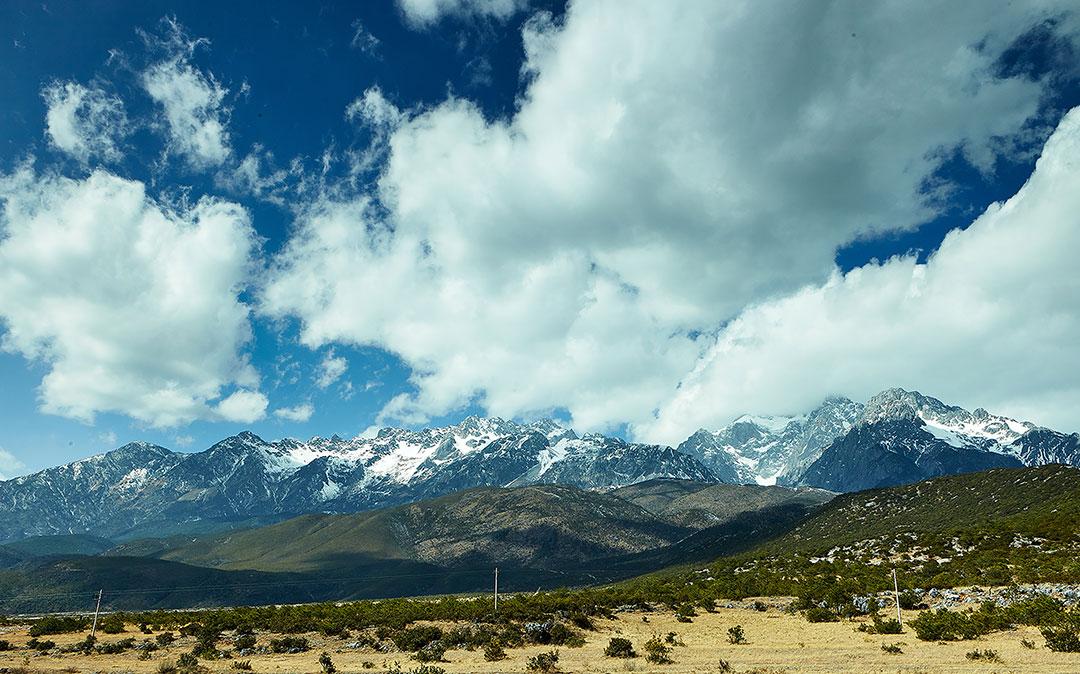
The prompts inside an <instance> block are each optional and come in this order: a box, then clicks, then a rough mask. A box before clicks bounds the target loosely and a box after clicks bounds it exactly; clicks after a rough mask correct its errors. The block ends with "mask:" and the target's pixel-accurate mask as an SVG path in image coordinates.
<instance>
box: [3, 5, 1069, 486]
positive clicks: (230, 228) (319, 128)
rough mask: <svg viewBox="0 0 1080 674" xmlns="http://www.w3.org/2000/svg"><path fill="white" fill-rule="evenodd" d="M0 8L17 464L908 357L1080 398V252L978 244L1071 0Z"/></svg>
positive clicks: (1047, 91) (1025, 164)
mask: <svg viewBox="0 0 1080 674" xmlns="http://www.w3.org/2000/svg"><path fill="white" fill-rule="evenodd" d="M890 13H893V14H895V16H893V15H890ZM928 23H930V24H933V28H932V29H925V26H926V25H927V24H928ZM0 26H2V28H0V91H3V92H4V101H5V103H4V105H3V106H2V108H0V176H2V185H0V198H3V199H4V201H3V204H4V211H3V219H2V220H0V265H4V266H6V267H7V270H6V271H5V270H4V269H3V268H2V267H0V331H2V332H0V334H3V339H4V341H3V351H2V352H0V383H2V386H0V452H2V453H0V474H3V475H7V476H10V475H14V474H19V473H23V472H27V471H30V470H34V469H37V468H41V467H44V466H47V465H51V464H55V463H58V462H61V461H66V460H69V459H73V458H77V457H80V456H85V455H88V454H91V453H96V452H99V451H103V450H106V449H110V448H112V447H115V446H117V445H119V444H121V443H123V442H125V441H129V440H135V439H146V440H150V441H153V442H157V443H160V444H162V445H165V446H168V447H172V448H176V449H191V450H195V449H202V448H205V447H206V446H208V445H209V444H211V443H212V442H214V441H216V440H218V439H220V438H222V437H224V436H226V435H229V434H232V433H235V432H238V431H239V430H243V429H252V430H254V431H255V432H257V433H259V434H261V435H264V436H266V437H280V436H285V435H290V436H298V437H308V436H311V435H316V434H318V435H330V434H333V433H337V434H341V435H355V434H358V433H361V432H363V431H365V430H366V429H369V428H370V427H371V426H373V425H384V424H400V425H409V426H419V425H426V424H432V423H443V422H453V421H456V420H457V419H459V418H461V417H463V416H465V415H467V414H471V413H493V414H500V415H503V416H511V417H520V418H531V417H535V416H542V415H555V416H558V417H560V418H563V419H565V420H568V421H572V422H573V423H574V424H575V425H576V426H579V427H581V428H584V429H597V430H606V431H610V432H617V433H620V434H622V435H626V436H630V437H634V438H640V439H648V440H656V441H662V442H677V441H678V438H679V437H680V435H681V436H682V437H685V436H686V435H688V434H689V432H692V431H693V430H694V429H695V428H696V427H698V426H712V427H715V426H719V425H721V424H723V423H725V422H726V421H728V420H730V419H731V418H733V417H734V416H737V415H738V414H741V413H745V412H755V413H792V414H794V413H800V412H803V411H805V410H807V409H809V408H810V407H811V406H813V404H814V403H815V402H816V401H819V400H820V399H822V398H823V397H825V396H826V395H831V394H845V395H849V396H852V397H856V398H860V397H866V396H867V395H869V394H871V393H873V392H874V391H876V390H879V389H882V388H886V387H890V386H894V385H902V386H907V387H911V388H918V389H920V390H922V391H924V392H925V393H928V394H931V395H937V396H938V397H941V398H943V399H946V400H948V401H950V402H957V403H960V404H964V405H967V406H970V407H975V406H980V405H981V406H985V407H987V408H989V409H991V410H993V411H998V412H1003V413H1009V414H1015V415H1017V416H1024V417H1025V418H1032V419H1033V420H1035V421H1037V422H1040V423H1046V424H1048V425H1055V426H1058V427H1061V428H1062V430H1069V431H1072V430H1078V429H1080V417H1078V416H1077V415H1076V413H1075V411H1074V410H1075V409H1076V408H1077V405H1076V403H1077V402H1080V390H1078V388H1077V384H1076V383H1075V382H1076V381H1078V378H1077V376H1076V375H1077V374H1080V370H1077V369H1076V368H1077V367H1080V365H1078V364H1077V362H1076V359H1075V357H1070V356H1069V351H1070V348H1071V347H1070V346H1069V345H1070V344H1073V343H1075V342H1074V341H1073V338H1074V337H1080V335H1078V334H1075V333H1074V332H1073V331H1074V330H1075V328H1076V325H1077V317H1076V307H1077V305H1078V304H1080V302H1078V301H1077V300H1078V296H1077V295H1076V294H1074V293H1075V289H1076V272H1075V270H1074V269H1071V268H1064V269H1057V268H1055V267H1053V264H1054V259H1052V257H1053V256H1050V257H1049V258H1048V257H1047V256H1045V255H1041V254H1040V253H1039V250H1041V249H1032V250H1031V251H1028V252H1026V253H1025V252H1023V251H1021V250H1019V249H1017V250H1013V251H1010V250H999V251H997V253H998V254H997V256H994V257H991V258H990V259H981V260H979V261H978V262H977V263H972V262H971V258H970V256H968V255H967V253H966V252H965V251H968V250H976V249H978V250H984V249H985V246H983V245H982V244H981V241H982V240H983V239H985V238H986V237H989V236H990V234H983V230H986V231H991V230H994V231H1000V230H1001V229H1002V228H1003V227H1005V226H1004V225H1001V226H994V225H992V223H984V224H983V225H982V226H980V224H979V223H980V222H984V221H985V220H986V218H984V220H978V219H979V217H980V215H981V214H982V213H983V212H984V211H985V210H986V209H987V207H988V206H989V205H990V204H992V203H993V202H997V201H1004V200H1008V199H1010V198H1011V197H1013V195H1015V194H1017V192H1018V190H1020V188H1021V186H1022V185H1024V183H1025V182H1026V181H1028V180H1029V178H1032V177H1033V172H1035V171H1036V161H1037V160H1038V159H1039V157H1040V156H1041V155H1042V154H1044V151H1043V148H1044V143H1046V142H1047V139H1048V138H1050V137H1051V134H1052V133H1053V132H1054V130H1055V129H1056V128H1058V127H1059V125H1061V128H1059V129H1058V133H1059V134H1065V133H1066V132H1067V131H1068V129H1066V128H1065V125H1064V123H1063V121H1062V120H1063V119H1066V113H1067V112H1068V111H1069V110H1070V109H1071V108H1073V107H1074V106H1076V105H1078V104H1080V86H1078V73H1080V68H1078V60H1077V53H1078V52H1077V42H1078V40H1080V30H1078V26H1080V22H1078V19H1077V18H1076V16H1075V15H1074V13H1071V12H1070V7H1069V3H1062V4H1061V6H1060V7H1056V6H1054V4H1053V3H1049V4H1047V5H1042V4H1040V5H1039V6H1037V7H1036V6H1035V5H1034V4H1032V5H1030V6H1028V5H1025V3H1013V4H1002V6H1001V8H1000V11H997V12H991V11H986V10H985V8H983V9H970V8H962V7H954V8H937V9H934V8H930V7H907V8H894V9H889V10H888V11H883V12H871V11H869V10H868V9H866V8H865V7H862V6H860V5H858V4H844V3H819V4H816V5H811V4H809V3H808V4H807V5H805V6H803V7H801V8H799V9H798V10H797V11H796V10H789V11H784V12H780V11H776V8H769V7H764V6H758V7H753V6H751V7H743V8H741V9H739V8H738V7H737V6H736V5H735V4H731V5H728V4H727V3H715V2H710V3H700V4H699V3H693V2H691V3H685V4H682V5H680V6H667V5H666V4H665V3H618V2H610V3H609V2H597V3H571V4H570V6H569V7H566V6H564V3H561V2H533V1H529V0H491V1H489V2H488V1H481V0H472V1H468V2H466V1H464V0H442V1H438V2H436V1H433V0H401V2H399V3H393V2H381V3H380V2H369V3H321V4H317V3H285V2H282V3H275V2H270V3H267V2H259V3H230V4H229V5H228V6H227V7H226V6H217V5H213V4H208V3H166V2H145V3H109V2H90V3H86V2H79V3H76V2H68V3H62V2H47V3H40V2H38V3H32V2H13V3H6V4H4V5H3V6H2V7H0ZM778 40H779V41H781V45H780V46H775V45H774V43H776V42H777V41H778ZM1051 163H1052V162H1051V160H1050V159H1047V160H1046V162H1044V164H1046V165H1050V164H1051ZM1060 191H1061V190H1060V188H1059V189H1058V190H1056V191H1052V193H1054V194H1057V193H1058V192H1060ZM1066 206H1067V204H1065V203H1062V204H1061V208H1062V209H1063V212H1067V209H1066ZM1015 210H1023V209H1020V208H1017V209H1015ZM995 217H996V216H995ZM1011 217H1013V219H1017V218H1019V216H1011ZM1040 217H1041V216H1040ZM1065 217H1066V219H1067V218H1068V216H1065ZM973 222H975V223H976V224H975V225H972V223H973ZM1078 224H1080V223H1077V222H1075V221H1072V222H1066V223H1064V224H1062V225H1061V228H1050V226H1049V225H1045V224H1043V223H1042V221H1040V222H1039V223H1033V222H1027V221H1025V222H1013V223H1010V224H1009V225H1008V226H1009V227H1013V228H1017V229H1018V230H1026V231H1030V238H1031V240H1032V241H1036V242H1038V241H1042V242H1044V243H1046V245H1047V246H1049V248H1048V250H1061V249H1066V250H1067V249H1068V247H1069V245H1070V244H1071V243H1075V239H1069V238H1068V237H1067V236H1063V235H1062V232H1063V231H1064V232H1072V231H1074V230H1076V229H1077V225H1078ZM969 225H971V226H972V227H971V228H972V232H970V233H969V232H964V231H963V230H965V229H966V228H968V226H969ZM995 227H996V229H995ZM1040 228H1043V229H1040ZM1043 230H1045V231H1043ZM950 232H953V234H952V235H951V238H950V240H951V241H952V242H953V244H954V245H952V246H951V247H948V246H947V247H948V248H950V250H949V251H947V252H943V253H942V254H941V255H935V251H937V250H938V248H939V246H941V244H942V241H943V240H945V238H946V236H947V235H949V233H950ZM1040 236H1042V237H1043V238H1040ZM987 245H989V244H987ZM955 251H959V252H955ZM954 258H955V259H954ZM965 265H967V266H965ZM995 268H1000V272H999V273H997V274H996V275H992V276H991V275H989V272H988V271H987V270H991V269H995ZM956 269H966V270H968V271H970V274H967V273H966V272H965V273H961V274H960V275H959V276H957V274H958V273H959V272H956V271H955V270H956ZM984 275H985V276H984ZM898 278H899V279H901V280H897V279H898ZM1040 278H1052V279H1055V280H1054V282H1053V283H1046V282H1043V283H1042V284H1041V285H1040V282H1039V279H1040ZM926 279H929V280H926ZM897 284H899V285H897ZM997 284H1001V288H1005V289H1006V290H1005V291H1002V290H1001V288H998V287H997ZM1028 284H1034V285H1036V286H1039V287H1041V288H1042V291H1043V292H1044V295H1045V296H1036V297H1031V296H1030V295H1025V294H1024V293H1021V292H1020V289H1021V288H1023V287H1025V286H1026V285H1028ZM901 285H902V287H904V288H907V291H906V292H900V293H898V292H897V290H896V289H897V288H898V287H901ZM894 286H895V287H894ZM980 293H981V294H980ZM1036 294H1037V293H1036ZM1013 295H1015V296H1013ZM898 297H899V298H900V299H897V298H898ZM912 297H918V298H922V299H918V300H911V299H910V298H912ZM904 298H907V299H904ZM1040 307H1041V309H1040ZM1045 307H1056V308H1058V309H1060V311H1061V312H1062V313H1060V315H1059V314H1058V309H1055V310H1054V311H1053V312H1050V313H1047V310H1046V308H1045ZM1037 311H1041V312H1042V313H1033V312H1037ZM965 312H970V314H971V315H970V318H969V319H962V318H959V317H963V316H964V315H965ZM1042 319H1046V320H1045V323H1046V326H1045V329H1044V330H1025V331H1022V332H1021V331H1019V329H1018V328H1017V327H1016V326H1018V325H1031V324H1033V323H1038V322H1040V321H1041V320H1042ZM923 320H925V321H927V322H926V323H925V324H921V323H920V321H923ZM852 326H857V327H856V328H854V329H853V328H852ZM803 331H805V335H801V337H805V338H804V339H799V338H792V335H795V336H796V337H799V336H800V335H799V333H800V332H803Z"/></svg>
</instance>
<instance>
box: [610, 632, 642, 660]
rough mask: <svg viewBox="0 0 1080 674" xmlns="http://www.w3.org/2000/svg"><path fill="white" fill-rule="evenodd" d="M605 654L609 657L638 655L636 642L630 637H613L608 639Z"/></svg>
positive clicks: (633, 656)
mask: <svg viewBox="0 0 1080 674" xmlns="http://www.w3.org/2000/svg"><path fill="white" fill-rule="evenodd" d="M604 655H606V656H608V657H609V658H636V657H637V653H636V652H634V644H633V643H631V641H630V640H629V639H623V638H622V637H612V638H611V640H610V641H608V645H607V648H605V649H604Z"/></svg>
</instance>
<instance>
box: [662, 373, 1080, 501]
mask: <svg viewBox="0 0 1080 674" xmlns="http://www.w3.org/2000/svg"><path fill="white" fill-rule="evenodd" d="M678 450H679V451H680V452H683V453H685V454H688V455H690V456H693V457H694V458H696V459H698V460H699V461H701V462H702V463H704V464H705V465H706V466H708V467H709V468H710V469H711V470H712V471H713V472H714V473H716V474H717V476H718V477H720V478H721V479H722V480H723V481H727V482H741V483H749V482H757V483H759V484H774V483H775V484H788V485H791V484H798V485H805V486H813V487H820V488H822V489H828V490H832V491H857V490H860V489H868V488H872V487H880V486H887V485H894V484H904V483H907V482H914V481H917V480H922V479H925V478H929V477H934V476H937V475H948V474H954V473H966V472H973V471H980V470H985V469H988V468H995V467H1016V466H1039V465H1045V464H1050V463H1064V464H1071V465H1080V435H1078V434H1076V433H1073V434H1066V433H1061V432H1058V431H1054V430H1051V429H1047V428H1041V427H1039V426H1036V425H1035V424H1033V423H1031V422H1028V421H1017V420H1015V419H1010V418H1008V417H1004V416H1000V415H995V414H991V413H989V412H987V411H986V410H984V409H981V408H980V409H976V410H975V411H974V412H969V411H967V410H965V409H963V408H960V407H955V406H951V405H947V404H945V403H943V402H941V401H940V400H937V399H936V398H931V397H929V396H925V395H923V394H921V393H918V392H916V391H905V390H903V389H888V390H886V391H883V392H881V393H879V394H877V395H875V396H874V397H872V398H871V399H870V400H869V401H868V402H867V403H866V404H865V405H863V404H860V403H857V402H852V401H851V400H848V399H846V398H830V399H828V400H826V401H825V402H824V403H823V404H822V405H821V406H819V407H818V408H817V409H815V410H813V411H811V412H810V413H809V414H806V415H804V416H798V417H761V416H743V417H740V418H739V419H736V420H735V421H734V422H733V423H731V424H730V425H728V426H726V427H724V428H721V429H719V430H717V431H708V430H705V429H702V430H699V431H697V432H696V433H694V434H693V435H691V436H690V437H689V438H688V439H687V440H686V441H685V442H683V443H682V444H680V445H679V447H678Z"/></svg>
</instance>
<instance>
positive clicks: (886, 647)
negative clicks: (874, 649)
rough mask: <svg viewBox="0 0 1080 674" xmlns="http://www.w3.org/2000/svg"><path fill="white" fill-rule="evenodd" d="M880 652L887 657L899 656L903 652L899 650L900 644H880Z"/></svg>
mask: <svg viewBox="0 0 1080 674" xmlns="http://www.w3.org/2000/svg"><path fill="white" fill-rule="evenodd" d="M881 650H883V651H885V652H886V653H888V654H889V655H900V654H901V653H903V652H904V650H903V649H902V648H900V644H881Z"/></svg>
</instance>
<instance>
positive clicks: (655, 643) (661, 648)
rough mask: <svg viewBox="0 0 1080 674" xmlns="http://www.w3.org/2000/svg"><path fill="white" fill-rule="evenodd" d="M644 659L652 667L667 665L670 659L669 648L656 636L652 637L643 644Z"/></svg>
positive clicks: (670, 661)
mask: <svg viewBox="0 0 1080 674" xmlns="http://www.w3.org/2000/svg"><path fill="white" fill-rule="evenodd" d="M644 649H645V659H646V660H648V661H649V662H651V663H653V664H654V665H669V664H671V663H672V662H674V660H672V659H671V646H669V645H667V643H665V642H664V641H663V640H662V639H661V638H660V637H659V636H658V635H655V634H654V635H653V636H652V637H651V638H650V639H649V640H648V641H646V642H645V646H644Z"/></svg>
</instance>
